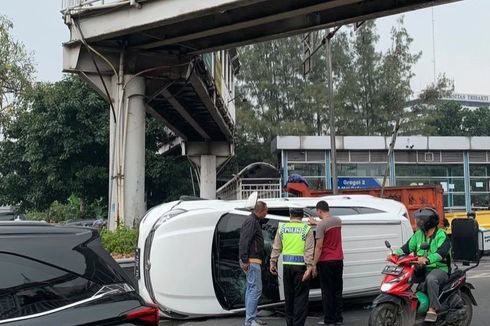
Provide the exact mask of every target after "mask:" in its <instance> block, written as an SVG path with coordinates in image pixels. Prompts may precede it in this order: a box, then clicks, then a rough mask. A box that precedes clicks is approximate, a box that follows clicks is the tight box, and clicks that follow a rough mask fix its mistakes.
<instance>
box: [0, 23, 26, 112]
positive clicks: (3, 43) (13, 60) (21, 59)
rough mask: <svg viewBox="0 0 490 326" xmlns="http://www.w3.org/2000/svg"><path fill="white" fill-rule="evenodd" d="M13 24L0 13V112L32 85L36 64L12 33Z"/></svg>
mask: <svg viewBox="0 0 490 326" xmlns="http://www.w3.org/2000/svg"><path fill="white" fill-rule="evenodd" d="M12 28H13V24H12V22H11V21H9V20H8V19H7V18H6V17H4V16H1V15H0V112H2V111H4V110H6V109H7V108H8V107H9V106H10V105H11V104H12V103H13V101H15V100H16V99H17V98H18V97H19V96H20V95H22V94H25V93H26V92H27V91H28V90H29V89H30V87H31V83H32V80H33V75H34V65H33V63H32V59H31V55H30V54H28V53H27V51H26V49H25V47H24V45H23V44H22V43H20V42H17V41H15V40H14V39H13V38H12V36H11V35H10V32H11V29H12Z"/></svg>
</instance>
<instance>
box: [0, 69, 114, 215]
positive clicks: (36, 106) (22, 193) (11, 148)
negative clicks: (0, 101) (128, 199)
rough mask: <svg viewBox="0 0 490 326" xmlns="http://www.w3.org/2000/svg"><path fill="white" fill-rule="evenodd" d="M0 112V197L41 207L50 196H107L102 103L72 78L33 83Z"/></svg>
mask: <svg viewBox="0 0 490 326" xmlns="http://www.w3.org/2000/svg"><path fill="white" fill-rule="evenodd" d="M24 102H25V103H24V104H23V105H19V106H17V107H16V110H14V111H13V112H11V113H10V114H9V115H8V116H6V117H5V119H4V121H3V131H4V137H5V139H4V140H3V141H2V143H1V146H0V202H1V204H3V205H17V204H19V205H20V207H21V208H24V209H27V208H31V209H45V208H47V207H48V206H49V205H50V204H51V203H52V202H53V201H56V200H58V201H65V200H66V199H67V198H68V197H69V196H70V195H71V194H75V195H77V196H79V197H80V206H81V214H82V216H83V215H84V212H85V208H86V205H87V202H90V201H93V200H95V199H98V198H100V197H106V196H107V182H108V135H109V130H108V121H109V116H108V109H107V106H108V105H107V103H106V102H105V101H104V100H103V99H102V98H101V97H100V96H98V95H97V94H96V93H95V92H94V91H92V90H91V89H89V87H88V86H87V85H86V84H85V83H83V82H82V81H81V80H80V79H79V78H78V77H75V76H66V77H65V78H64V79H63V80H62V81H59V82H56V83H39V84H37V85H36V86H35V87H34V89H33V91H32V93H31V94H29V96H27V97H25V101H24Z"/></svg>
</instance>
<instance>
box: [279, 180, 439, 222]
mask: <svg viewBox="0 0 490 326" xmlns="http://www.w3.org/2000/svg"><path fill="white" fill-rule="evenodd" d="M284 191H285V192H287V193H288V194H290V195H292V196H293V197H321V196H327V195H331V194H332V191H330V190H312V189H309V187H308V186H307V185H306V184H305V183H296V182H288V183H287V184H286V186H285V187H284ZM443 193H444V190H443V189H442V187H441V186H436V185H427V186H401V187H385V188H384V191H383V198H386V199H393V200H396V201H399V202H401V203H403V204H404V205H405V207H406V208H407V210H408V216H406V217H407V218H408V219H409V220H410V224H411V225H412V228H413V229H414V230H415V227H416V225H415V219H414V217H413V213H414V212H415V211H416V210H418V209H420V208H423V207H431V208H433V209H435V210H436V211H437V213H438V214H439V225H440V226H441V227H447V226H448V224H447V220H445V218H444V198H443ZM339 194H342V195H371V196H374V197H381V188H365V189H364V188H363V189H339Z"/></svg>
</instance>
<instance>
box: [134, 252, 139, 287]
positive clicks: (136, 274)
mask: <svg viewBox="0 0 490 326" xmlns="http://www.w3.org/2000/svg"><path fill="white" fill-rule="evenodd" d="M134 277H136V279H137V280H139V279H140V248H136V251H135V252H134Z"/></svg>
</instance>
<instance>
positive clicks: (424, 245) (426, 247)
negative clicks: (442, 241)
mask: <svg viewBox="0 0 490 326" xmlns="http://www.w3.org/2000/svg"><path fill="white" fill-rule="evenodd" d="M420 249H422V250H428V249H429V244H428V243H427V242H424V243H422V244H421V245H420Z"/></svg>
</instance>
